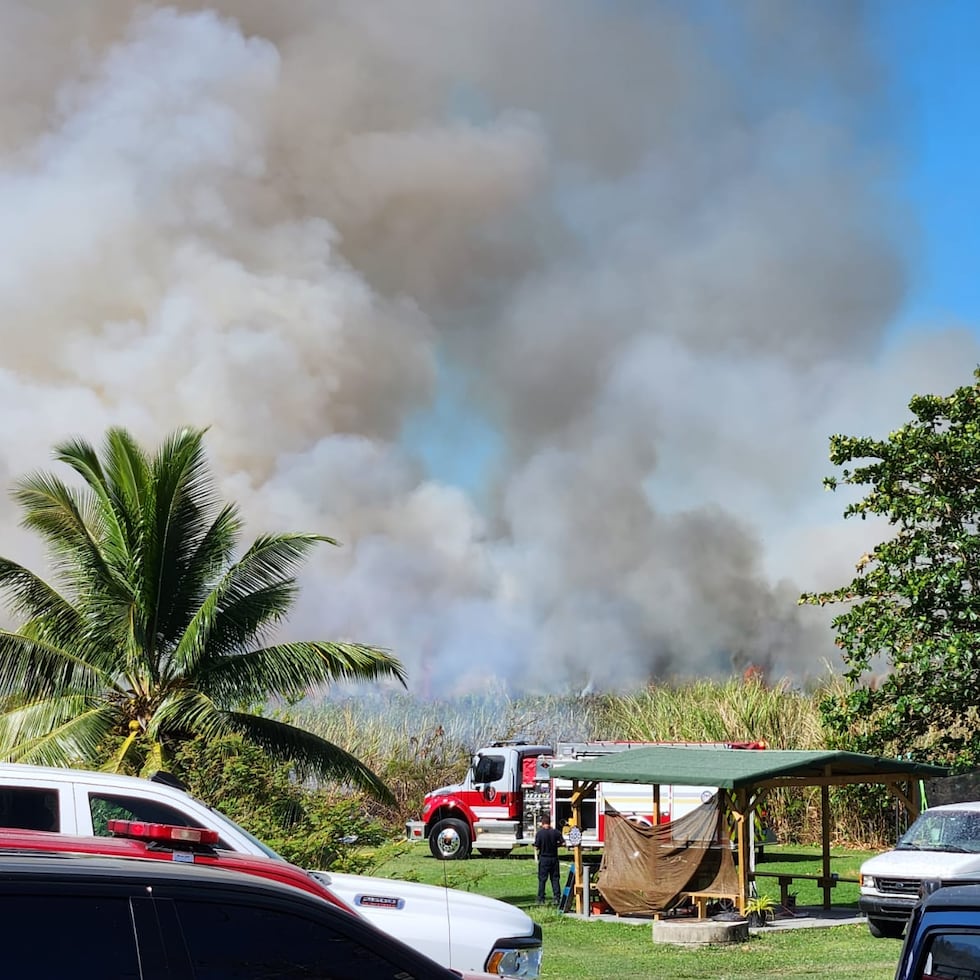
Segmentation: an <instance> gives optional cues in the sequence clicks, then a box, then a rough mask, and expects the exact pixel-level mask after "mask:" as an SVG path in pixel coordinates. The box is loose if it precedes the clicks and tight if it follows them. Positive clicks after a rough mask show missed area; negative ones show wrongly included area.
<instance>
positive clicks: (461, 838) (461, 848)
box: [429, 819, 470, 861]
mask: <svg viewBox="0 0 980 980" xmlns="http://www.w3.org/2000/svg"><path fill="white" fill-rule="evenodd" d="M429 850H430V851H432V856H433V857H434V858H438V859H439V860H440V861H462V860H463V859H464V858H468V857H469V856H470V828H469V827H467V826H466V824H465V823H463V821H462V820H454V819H448V820H440V821H439V822H438V823H437V824H436V825H435V826H434V827H433V828H432V833H430V834H429Z"/></svg>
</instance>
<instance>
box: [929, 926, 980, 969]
mask: <svg viewBox="0 0 980 980" xmlns="http://www.w3.org/2000/svg"><path fill="white" fill-rule="evenodd" d="M918 976H919V977H920V978H921V980H978V978H980V933H975V932H961V933H950V932H947V933H941V934H938V935H935V936H933V938H932V939H931V940H929V943H928V945H927V953H926V956H925V959H924V960H923V970H922V972H921V973H919V974H918Z"/></svg>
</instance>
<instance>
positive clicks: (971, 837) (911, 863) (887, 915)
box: [860, 802, 980, 939]
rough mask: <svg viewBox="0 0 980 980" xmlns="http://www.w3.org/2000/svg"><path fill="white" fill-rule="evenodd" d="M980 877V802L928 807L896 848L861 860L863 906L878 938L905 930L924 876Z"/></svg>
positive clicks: (941, 879) (933, 880) (956, 880)
mask: <svg viewBox="0 0 980 980" xmlns="http://www.w3.org/2000/svg"><path fill="white" fill-rule="evenodd" d="M969 881H980V802H975V803H949V804H946V805H945V806H934V807H931V808H930V809H928V810H923V811H922V813H921V814H920V815H919V817H918V819H917V820H916V821H915V822H914V823H913V824H912V825H911V826H910V827H909V829H908V830H907V831H905V833H904V834H902V836H901V837H900V838H899V839H898V843H897V844H896V845H895V848H894V850H891V851H886V852H885V853H884V854H879V855H877V856H876V857H873V858H870V859H869V860H867V861H865V862H864V864H862V865H861V898H860V908H861V911H862V912H864V914H865V915H867V917H868V929H869V930H870V931H871V935H872V936H876V937H878V938H891V939H898V938H900V937H901V935H902V933H903V932H904V931H905V926H906V923H907V922H908V920H909V916H910V915H911V914H912V909H913V908H914V907H915V905H916V903H917V902H918V900H919V897H920V892H921V891H922V886H923V882H929V886H930V887H936V886H937V885H938V884H940V883H941V884H946V883H949V884H962V883H964V882H969Z"/></svg>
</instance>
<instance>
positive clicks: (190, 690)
mask: <svg viewBox="0 0 980 980" xmlns="http://www.w3.org/2000/svg"><path fill="white" fill-rule="evenodd" d="M203 435H204V433H203V432H202V431H196V430H190V429H183V430H181V431H179V432H177V433H175V434H173V435H172V436H170V437H169V438H168V439H167V440H166V441H165V442H164V443H163V444H162V445H161V446H160V447H159V449H158V450H157V451H156V452H155V453H154V454H152V455H150V454H148V453H147V452H146V451H144V450H143V449H142V448H141V447H140V446H138V445H137V444H136V442H135V441H134V440H133V438H132V436H131V435H130V434H129V433H127V432H126V431H125V430H122V429H111V430H110V431H109V432H108V433H107V434H106V438H105V445H104V448H103V451H102V454H101V458H100V456H99V454H98V453H97V452H96V451H95V450H94V449H93V447H92V446H91V445H89V444H88V443H87V442H84V441H81V440H75V441H71V442H66V443H64V444H63V445H60V446H58V447H56V449H55V459H56V460H57V461H59V462H61V463H63V464H66V465H67V466H68V467H70V468H71V469H72V470H74V472H75V473H76V474H77V476H78V477H80V478H81V485H80V486H78V487H69V486H68V485H66V484H65V483H64V482H62V480H61V479H59V478H58V477H56V476H54V475H52V474H49V473H35V474H32V475H30V476H28V477H26V478H25V479H23V480H22V481H20V482H19V483H18V484H17V485H16V487H15V489H14V499H15V500H16V502H17V503H18V504H19V506H20V508H21V510H22V514H23V524H24V526H25V527H27V528H29V529H30V530H32V531H36V532H37V533H38V534H40V535H41V537H42V538H44V539H45V541H46V543H47V545H48V548H49V551H50V557H51V563H52V567H53V581H55V582H57V585H58V588H56V587H55V585H53V584H48V582H46V581H45V580H44V579H42V578H40V577H39V576H37V575H35V574H34V573H33V572H31V571H29V570H28V569H26V568H24V567H23V566H21V565H19V564H17V563H16V562H13V561H11V560H9V559H7V558H0V590H2V592H3V593H4V594H5V596H6V598H7V599H8V604H9V606H10V608H11V610H12V612H13V613H14V614H15V616H16V617H17V619H18V620H19V621H20V625H19V627H18V628H17V629H16V630H12V631H0V698H2V699H3V700H2V702H0V703H2V704H3V706H4V707H3V710H2V711H0V754H2V756H3V757H5V758H7V759H9V760H11V761H21V762H29V763H36V764H46V765H57V766H70V765H90V766H92V765H95V766H101V767H104V768H112V769H116V770H120V771H132V772H144V773H145V772H147V771H151V770H153V769H159V768H167V767H168V766H171V765H172V764H173V761H174V758H175V752H176V750H177V749H178V748H179V746H180V745H181V744H182V743H183V742H185V741H187V740H188V739H190V738H193V737H196V736H203V737H205V738H209V739H218V738H222V737H225V736H228V735H230V734H238V735H240V736H241V737H242V738H244V739H245V740H247V741H248V742H251V743H254V744H256V745H258V746H260V747H261V748H262V749H263V750H264V751H265V752H267V753H268V754H269V755H270V756H271V757H273V758H276V759H280V760H290V761H291V762H292V764H293V765H294V766H295V767H296V770H297V772H298V773H300V774H302V775H313V776H318V777H322V778H336V779H341V780H344V781H349V782H351V783H354V784H356V785H358V786H360V787H362V788H364V789H367V790H369V791H371V792H373V793H375V794H378V795H380V796H382V797H386V798H387V797H388V793H387V789H386V787H385V786H384V784H383V783H382V781H381V780H380V779H379V778H378V777H377V776H375V775H374V774H373V773H372V772H371V771H370V770H369V769H368V768H367V767H366V766H364V765H363V764H362V763H361V762H359V761H358V760H357V759H356V758H355V757H354V756H352V755H350V754H349V753H347V752H345V751H343V750H342V749H340V748H339V747H338V746H336V745H334V744H332V743H330V742H328V741H326V740H325V739H323V738H320V737H318V736H316V735H313V734H311V733H309V732H306V731H303V730H302V729H300V728H297V727H295V726H293V725H290V724H288V723H285V722H282V721H277V720H275V719H274V718H270V717H264V716H263V715H261V714H260V713H258V711H256V710H255V709H256V706H261V705H264V704H265V703H266V702H267V701H268V700H269V699H270V698H276V697H278V698H283V699H291V698H295V697H299V696H301V695H302V693H303V692H305V691H306V690H308V689H310V688H312V687H315V686H320V685H324V684H328V683H330V682H332V681H336V680H341V679H343V680H349V679H357V680H376V679H379V678H385V677H395V678H397V679H398V680H400V681H404V677H403V671H402V668H401V665H400V664H399V662H398V661H397V660H396V659H395V658H394V657H392V656H391V655H390V654H389V653H387V652H385V651H382V650H377V649H374V648H372V647H369V646H363V645H361V644H356V643H333V642H326V641H310V642H275V640H274V634H275V632H276V629H277V627H278V626H279V625H280V623H281V622H282V621H283V620H284V618H285V616H286V614H287V613H288V610H289V609H290V607H291V605H292V603H293V601H294V600H295V598H296V595H297V583H296V579H295V573H296V571H297V569H298V568H299V567H300V566H301V565H302V563H303V561H304V560H305V558H306V557H307V555H308V554H309V553H310V551H311V549H312V548H314V547H315V546H316V545H317V544H319V543H322V542H327V543H331V544H333V543H335V542H333V541H332V540H331V539H330V538H326V537H323V536H322V535H317V534H277V535H263V536H261V537H258V538H256V540H255V541H254V542H253V543H252V544H251V546H250V547H249V548H248V549H247V550H245V551H244V552H242V553H241V554H240V556H238V557H237V559H236V554H238V541H239V538H240V534H241V530H242V523H241V519H240V516H239V513H238V510H237V508H236V507H234V506H233V505H230V504H222V503H221V502H220V501H219V499H218V495H217V492H216V488H215V486H214V482H213V479H212V478H211V476H210V473H209V471H208V468H207V464H206V459H205V455H204V450H203V446H202V441H203Z"/></svg>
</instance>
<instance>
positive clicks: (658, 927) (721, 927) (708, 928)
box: [653, 919, 749, 946]
mask: <svg viewBox="0 0 980 980" xmlns="http://www.w3.org/2000/svg"><path fill="white" fill-rule="evenodd" d="M748 938H749V924H748V922H746V921H745V919H736V920H731V921H719V920H717V919H657V920H654V923H653V941H654V942H655V943H670V944H671V945H674V946H717V945H720V944H724V943H744V942H745V941H746V940H747V939H748Z"/></svg>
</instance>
